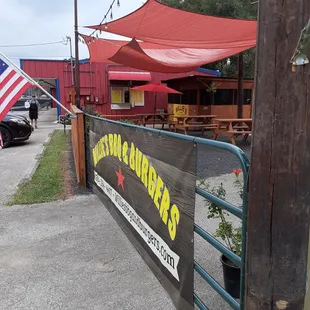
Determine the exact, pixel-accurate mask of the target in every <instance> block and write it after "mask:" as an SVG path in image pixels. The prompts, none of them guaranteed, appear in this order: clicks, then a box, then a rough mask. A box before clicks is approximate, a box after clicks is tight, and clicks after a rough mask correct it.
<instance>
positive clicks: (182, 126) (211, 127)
mask: <svg viewBox="0 0 310 310" xmlns="http://www.w3.org/2000/svg"><path fill="white" fill-rule="evenodd" d="M216 128H217V125H216V124H201V123H200V124H195V123H193V124H175V125H174V131H175V132H176V131H177V130H183V131H184V134H185V135H187V134H188V130H190V129H192V130H199V129H202V131H201V135H203V134H204V132H205V131H206V130H214V129H216Z"/></svg>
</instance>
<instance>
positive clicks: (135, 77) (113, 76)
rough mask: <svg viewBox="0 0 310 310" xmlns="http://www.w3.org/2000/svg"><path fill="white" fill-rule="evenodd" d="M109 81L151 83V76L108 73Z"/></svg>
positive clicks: (133, 73)
mask: <svg viewBox="0 0 310 310" xmlns="http://www.w3.org/2000/svg"><path fill="white" fill-rule="evenodd" d="M108 77H109V80H115V81H148V82H149V81H151V79H152V76H151V73H150V72H124V71H110V72H109V73H108Z"/></svg>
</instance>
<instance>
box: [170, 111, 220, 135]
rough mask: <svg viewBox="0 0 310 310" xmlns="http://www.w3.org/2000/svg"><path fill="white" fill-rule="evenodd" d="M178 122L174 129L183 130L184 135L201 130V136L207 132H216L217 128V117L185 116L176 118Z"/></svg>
mask: <svg viewBox="0 0 310 310" xmlns="http://www.w3.org/2000/svg"><path fill="white" fill-rule="evenodd" d="M174 118H176V122H175V123H174V125H173V126H174V129H175V131H177V130H183V131H184V134H185V135H187V134H188V130H190V129H192V130H197V129H199V130H201V134H202V135H203V133H204V132H205V131H206V130H214V129H215V128H217V125H216V123H215V122H214V119H215V118H216V115H184V116H174Z"/></svg>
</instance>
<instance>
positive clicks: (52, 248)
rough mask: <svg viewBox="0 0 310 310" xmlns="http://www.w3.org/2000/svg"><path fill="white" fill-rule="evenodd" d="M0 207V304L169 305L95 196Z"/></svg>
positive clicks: (22, 309)
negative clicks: (40, 203)
mask: <svg viewBox="0 0 310 310" xmlns="http://www.w3.org/2000/svg"><path fill="white" fill-rule="evenodd" d="M0 212H1V216H0V232H1V238H0V252H1V256H0V287H1V294H0V305H1V306H0V308H1V309H7V310H26V309H27V310H28V309H38V310H55V309H66V310H96V309H97V310H111V309H120V310H153V309H154V310H172V309H174V307H173V305H172V303H171V301H170V299H169V297H168V295H167V294H166V292H165V291H164V289H163V288H162V287H161V285H160V283H159V281H158V280H157V279H156V278H155V276H154V275H153V274H152V272H151V271H150V269H149V268H148V267H147V265H146V264H145V263H144V262H143V260H142V258H141V257H140V255H139V254H138V252H137V251H136V250H135V249H134V247H133V246H132V245H131V243H130V241H129V240H128V239H127V237H126V235H125V234H124V233H123V232H122V230H121V229H120V228H119V226H118V225H117V224H116V222H115V221H114V220H113V219H112V217H111V216H110V214H109V212H108V211H107V209H106V208H105V207H104V206H103V205H102V203H101V202H100V201H99V200H98V199H97V198H96V196H94V195H88V196H78V197H76V198H75V199H72V200H67V201H64V202H59V203H49V204H42V205H34V206H31V207H29V206H13V207H10V208H8V207H4V208H0Z"/></svg>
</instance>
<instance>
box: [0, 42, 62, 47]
mask: <svg viewBox="0 0 310 310" xmlns="http://www.w3.org/2000/svg"><path fill="white" fill-rule="evenodd" d="M60 43H62V44H64V43H65V41H55V42H45V43H32V44H15V45H1V46H0V48H9V47H30V46H42V45H53V44H60Z"/></svg>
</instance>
